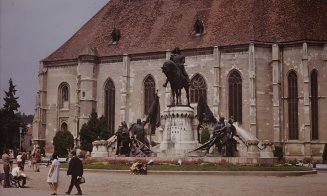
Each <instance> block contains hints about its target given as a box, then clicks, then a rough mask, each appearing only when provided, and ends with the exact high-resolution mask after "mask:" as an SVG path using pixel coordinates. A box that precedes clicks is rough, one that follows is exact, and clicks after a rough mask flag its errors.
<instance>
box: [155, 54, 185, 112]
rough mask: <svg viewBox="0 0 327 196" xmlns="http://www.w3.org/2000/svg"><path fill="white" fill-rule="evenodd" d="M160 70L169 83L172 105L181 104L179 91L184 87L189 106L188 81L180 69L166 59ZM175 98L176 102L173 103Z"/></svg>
mask: <svg viewBox="0 0 327 196" xmlns="http://www.w3.org/2000/svg"><path fill="white" fill-rule="evenodd" d="M161 69H162V72H163V73H164V74H165V75H166V77H167V80H168V82H169V83H170V87H171V93H172V97H173V102H172V105H173V106H174V105H181V102H182V101H181V95H182V93H181V91H182V88H184V89H185V92H186V98H187V105H188V106H190V99H189V87H190V86H189V83H188V81H187V79H186V77H185V76H184V75H183V73H182V71H181V70H180V69H179V68H178V66H177V65H176V63H175V62H174V61H172V60H167V61H165V63H164V64H163V66H162V67H161ZM175 98H176V103H175Z"/></svg>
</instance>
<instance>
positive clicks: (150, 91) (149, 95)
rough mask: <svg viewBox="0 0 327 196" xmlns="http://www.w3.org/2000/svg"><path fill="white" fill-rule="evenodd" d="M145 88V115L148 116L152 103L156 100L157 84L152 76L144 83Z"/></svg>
mask: <svg viewBox="0 0 327 196" xmlns="http://www.w3.org/2000/svg"><path fill="white" fill-rule="evenodd" d="M143 86H144V114H147V113H148V111H149V108H150V106H151V103H152V102H153V100H154V95H155V92H156V84H155V82H154V79H153V77H152V76H151V75H148V76H147V77H146V78H145V80H144V83H143Z"/></svg>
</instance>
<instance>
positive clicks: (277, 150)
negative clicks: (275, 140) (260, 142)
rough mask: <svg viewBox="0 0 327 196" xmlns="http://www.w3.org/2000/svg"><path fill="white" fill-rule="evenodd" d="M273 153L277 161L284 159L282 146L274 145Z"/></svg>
mask: <svg viewBox="0 0 327 196" xmlns="http://www.w3.org/2000/svg"><path fill="white" fill-rule="evenodd" d="M273 153H274V157H277V158H278V161H279V162H280V161H282V160H283V159H284V153H283V147H282V146H275V149H274V152H273Z"/></svg>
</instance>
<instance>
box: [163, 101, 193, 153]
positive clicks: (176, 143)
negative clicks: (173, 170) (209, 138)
mask: <svg viewBox="0 0 327 196" xmlns="http://www.w3.org/2000/svg"><path fill="white" fill-rule="evenodd" d="M193 117H194V111H193V109H192V108H190V107H187V106H175V107H169V108H166V109H165V110H164V111H163V115H162V116H161V118H162V119H163V120H164V121H165V127H164V131H163V138H162V141H161V143H160V153H159V154H158V155H159V156H187V154H188V152H190V151H191V150H193V149H195V148H196V147H197V145H198V142H197V141H196V139H195V137H194V135H195V134H194V131H193V129H192V119H193Z"/></svg>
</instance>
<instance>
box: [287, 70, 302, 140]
mask: <svg viewBox="0 0 327 196" xmlns="http://www.w3.org/2000/svg"><path fill="white" fill-rule="evenodd" d="M287 80H288V125H289V135H288V138H289V139H293V140H294V139H298V137H299V136H298V89H297V75H296V73H295V72H294V71H291V72H290V73H289V74H288V77H287Z"/></svg>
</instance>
